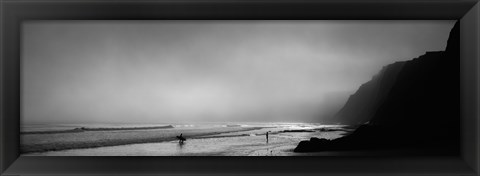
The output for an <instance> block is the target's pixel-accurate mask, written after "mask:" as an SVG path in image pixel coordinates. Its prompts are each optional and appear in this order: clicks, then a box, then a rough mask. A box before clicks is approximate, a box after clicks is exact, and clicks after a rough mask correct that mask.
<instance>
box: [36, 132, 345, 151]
mask: <svg viewBox="0 0 480 176" xmlns="http://www.w3.org/2000/svg"><path fill="white" fill-rule="evenodd" d="M265 130H269V129H261V130H252V131H243V132H233V133H231V135H226V136H225V137H222V136H218V135H210V136H208V137H205V136H204V137H201V138H197V139H187V141H186V142H184V143H183V144H181V143H179V142H178V141H176V140H174V141H166V142H158V143H146V144H130V145H119V146H109V147H97V148H86V149H72V150H62V151H49V152H41V153H30V154H27V155H42V156H44V155H48V156H302V155H316V154H315V153H313V154H301V153H294V152H293V149H294V148H295V147H296V146H297V144H298V143H299V142H300V141H301V140H306V139H309V138H310V137H321V138H327V139H334V138H338V137H340V136H342V134H344V132H343V131H332V132H318V131H317V132H285V133H276V134H271V135H269V142H268V143H267V142H266V137H265V135H251V134H252V132H257V133H263V131H265ZM270 130H271V129H270ZM227 134H228V133H227ZM223 135H225V134H223ZM242 135H243V136H242ZM186 137H187V138H188V136H186ZM317 155H318V153H317Z"/></svg>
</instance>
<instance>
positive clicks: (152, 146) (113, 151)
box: [20, 122, 351, 156]
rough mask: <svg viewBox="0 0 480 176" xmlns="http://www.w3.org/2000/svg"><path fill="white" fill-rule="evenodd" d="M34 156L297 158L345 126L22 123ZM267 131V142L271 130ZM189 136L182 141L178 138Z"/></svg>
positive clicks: (25, 146) (25, 145) (25, 150)
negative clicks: (304, 145) (301, 146)
mask: <svg viewBox="0 0 480 176" xmlns="http://www.w3.org/2000/svg"><path fill="white" fill-rule="evenodd" d="M21 129H22V134H21V145H20V146H21V151H22V155H30V156H38V155H40V156H296V155H300V154H298V153H294V152H293V149H294V148H295V147H296V146H297V145H298V143H299V142H300V141H302V140H309V139H310V138H311V137H317V138H326V139H335V138H339V137H341V136H343V135H345V134H346V133H348V132H349V130H351V129H349V128H348V127H347V126H344V125H324V124H318V123H285V122H279V123H244V122H242V123H177V124H128V125H124V124H122V125H118V124H57V125H28V126H22V128H21ZM267 132H268V133H269V135H268V142H267V137H266V133H267ZM180 134H182V136H183V137H185V138H186V139H187V140H186V141H185V142H183V143H180V142H179V141H178V140H177V139H176V136H178V135H180Z"/></svg>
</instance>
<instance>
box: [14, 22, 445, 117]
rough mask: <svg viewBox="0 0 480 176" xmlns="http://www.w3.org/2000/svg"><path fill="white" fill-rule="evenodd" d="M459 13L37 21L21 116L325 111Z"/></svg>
mask: <svg viewBox="0 0 480 176" xmlns="http://www.w3.org/2000/svg"><path fill="white" fill-rule="evenodd" d="M453 24H454V21H26V22H24V23H23V24H22V30H23V31H22V32H23V33H22V118H21V122H22V124H35V123H47V124H49V123H53V124H55V123H137V124H138V123H175V122H178V123H181V122H231V121H234V122H242V121H248V122H255V121H259V122H279V121H287V122H322V118H323V117H324V116H325V114H328V113H327V112H328V111H333V110H332V108H330V107H331V106H332V104H340V105H342V103H344V101H345V100H346V98H347V97H348V95H349V94H351V93H353V92H354V91H355V90H356V89H357V88H358V87H359V86H360V85H361V84H362V83H364V82H366V81H368V80H370V79H371V77H372V76H373V75H374V74H375V73H377V72H378V71H379V70H380V69H381V68H382V67H383V66H384V65H387V64H389V63H393V62H395V61H402V60H410V59H413V58H415V57H418V56H419V55H422V54H423V53H425V51H438V50H444V48H445V46H446V42H447V38H448V33H449V31H450V29H451V28H452V27H453ZM336 107H338V105H337V106H336Z"/></svg>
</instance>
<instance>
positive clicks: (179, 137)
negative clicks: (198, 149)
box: [177, 133, 187, 143]
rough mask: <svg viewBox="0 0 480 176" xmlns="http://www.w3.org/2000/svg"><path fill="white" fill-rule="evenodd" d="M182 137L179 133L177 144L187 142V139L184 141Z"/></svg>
mask: <svg viewBox="0 0 480 176" xmlns="http://www.w3.org/2000/svg"><path fill="white" fill-rule="evenodd" d="M182 135H183V133H180V136H177V139H178V140H179V141H178V142H179V143H183V142H184V141H186V140H187V139H185V138H184V137H183V136H182Z"/></svg>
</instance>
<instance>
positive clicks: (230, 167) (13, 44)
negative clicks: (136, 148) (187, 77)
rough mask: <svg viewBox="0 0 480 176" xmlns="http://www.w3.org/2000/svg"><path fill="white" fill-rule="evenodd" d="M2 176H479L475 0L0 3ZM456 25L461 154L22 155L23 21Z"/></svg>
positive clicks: (478, 7) (478, 17)
mask: <svg viewBox="0 0 480 176" xmlns="http://www.w3.org/2000/svg"><path fill="white" fill-rule="evenodd" d="M0 11H1V33H0V35H1V36H0V37H1V43H2V46H1V49H0V54H1V60H0V65H1V67H0V68H1V72H0V73H1V76H0V83H1V86H0V89H1V91H0V98H1V106H0V108H1V109H0V112H1V117H0V126H1V127H0V175H172V174H175V175H212V174H214V175H215V174H216V175H356V174H364V175H365V174H367V175H479V173H480V172H479V171H480V162H479V156H480V155H479V153H480V152H479V147H480V145H479V130H478V129H479V122H480V120H479V116H478V115H479V111H478V99H479V96H478V95H479V90H480V89H479V77H478V76H479V50H478V49H479V48H480V47H479V43H480V37H479V36H480V35H479V34H480V32H479V23H480V4H479V3H478V1H477V0H391V1H380V0H378V1H372V0H336V1H329V0H297V1H296V0H177V1H173V0H157V1H151V0H139V1H134V0H113V1H109V0H83V1H82V0H2V1H0ZM166 19H170V20H186V19H188V20H201V19H209V20H234V19H235V20H460V23H461V26H460V29H461V60H460V62H461V68H460V70H461V77H460V86H461V92H460V97H461V98H460V106H461V113H460V118H461V120H462V138H461V140H462V142H461V150H462V151H461V155H460V156H458V157H435V156H422V157H407V156H405V157H346V156H332V157H293V158H292V157H53V156H48V157H45V156H44V157H41V156H20V152H19V146H20V138H19V132H20V120H19V119H20V115H21V114H20V96H21V95H20V62H21V60H20V57H21V52H20V46H21V42H20V41H21V37H22V36H21V22H22V21H25V20H166Z"/></svg>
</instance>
